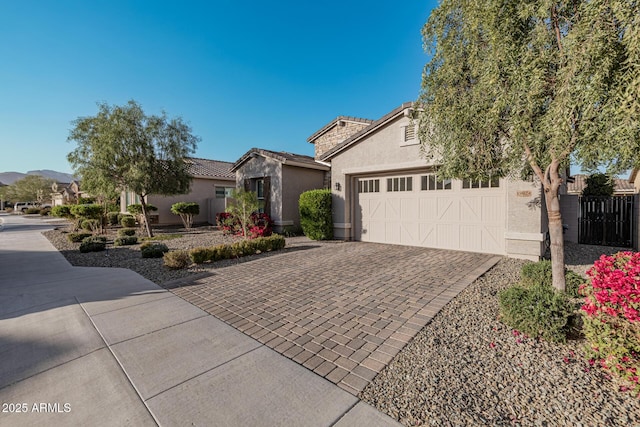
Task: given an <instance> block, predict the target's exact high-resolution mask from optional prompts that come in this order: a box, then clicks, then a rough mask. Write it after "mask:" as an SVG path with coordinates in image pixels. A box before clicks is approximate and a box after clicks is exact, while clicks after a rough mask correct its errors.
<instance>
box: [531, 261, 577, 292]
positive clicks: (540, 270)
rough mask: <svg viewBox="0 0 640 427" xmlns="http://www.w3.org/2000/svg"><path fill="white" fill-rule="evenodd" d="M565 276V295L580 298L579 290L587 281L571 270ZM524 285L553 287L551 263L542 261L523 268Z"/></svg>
mask: <svg viewBox="0 0 640 427" xmlns="http://www.w3.org/2000/svg"><path fill="white" fill-rule="evenodd" d="M564 274H565V283H566V288H565V293H566V294H567V295H569V296H570V297H572V298H576V297H578V296H580V295H579V294H578V288H579V287H580V285H582V284H583V283H585V282H586V281H587V279H585V278H583V277H582V276H580V275H579V274H578V273H576V272H574V271H571V270H567V269H565V270H564ZM521 277H522V283H523V284H524V285H526V286H532V285H537V284H543V285H548V286H552V285H553V279H552V276H551V261H549V260H542V261H538V262H532V263H528V264H525V265H523V266H522V272H521Z"/></svg>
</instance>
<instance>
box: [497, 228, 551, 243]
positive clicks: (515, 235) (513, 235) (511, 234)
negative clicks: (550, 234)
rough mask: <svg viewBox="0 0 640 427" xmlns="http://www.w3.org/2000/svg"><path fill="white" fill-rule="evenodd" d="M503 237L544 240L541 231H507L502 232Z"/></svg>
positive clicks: (535, 240)
mask: <svg viewBox="0 0 640 427" xmlns="http://www.w3.org/2000/svg"><path fill="white" fill-rule="evenodd" d="M504 238H505V239H509V240H530V241H533V242H542V241H543V240H544V234H543V233H518V232H516V231H508V232H506V233H504Z"/></svg>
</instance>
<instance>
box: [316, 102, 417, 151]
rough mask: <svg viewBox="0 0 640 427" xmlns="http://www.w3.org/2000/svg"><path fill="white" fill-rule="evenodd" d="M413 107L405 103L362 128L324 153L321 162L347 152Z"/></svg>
mask: <svg viewBox="0 0 640 427" xmlns="http://www.w3.org/2000/svg"><path fill="white" fill-rule="evenodd" d="M413 105H414V103H413V102H405V103H404V104H402V105H400V106H399V107H397V108H395V109H393V110H392V111H391V112H389V113H387V114H385V115H384V116H382V117H381V118H379V119H378V120H376V121H374V122H373V123H371V124H370V125H369V126H367V127H366V128H364V129H362V130H361V131H359V132H357V133H355V134H353V135H352V136H351V137H349V138H348V139H346V140H345V141H344V142H342V143H340V144H338V145H336V146H335V147H333V148H332V149H331V150H329V151H327V152H326V153H324V154H323V155H322V156H321V157H320V160H323V161H326V160H330V159H331V158H332V157H334V156H336V155H337V154H338V153H340V152H341V151H344V150H347V149H348V148H349V147H351V146H352V145H354V144H356V143H358V142H359V141H361V140H363V139H364V138H366V137H367V136H368V135H370V134H372V133H374V132H376V131H378V130H379V129H381V128H383V127H384V126H386V125H387V124H389V123H390V122H391V121H393V120H394V119H396V118H398V117H400V116H402V115H404V114H405V110H407V109H411V108H412V107H413Z"/></svg>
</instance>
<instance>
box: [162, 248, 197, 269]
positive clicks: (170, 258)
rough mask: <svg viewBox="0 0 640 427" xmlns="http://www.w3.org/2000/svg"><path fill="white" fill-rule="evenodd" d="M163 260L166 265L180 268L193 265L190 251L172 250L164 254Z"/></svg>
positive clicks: (171, 267)
mask: <svg viewBox="0 0 640 427" xmlns="http://www.w3.org/2000/svg"><path fill="white" fill-rule="evenodd" d="M162 262H163V263H164V266H165V267H167V268H170V269H172V270H178V269H181V268H187V267H189V266H190V265H191V257H190V256H189V251H185V250H178V251H171V252H167V253H165V254H164V256H163V257H162Z"/></svg>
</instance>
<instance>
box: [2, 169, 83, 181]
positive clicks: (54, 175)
mask: <svg viewBox="0 0 640 427" xmlns="http://www.w3.org/2000/svg"><path fill="white" fill-rule="evenodd" d="M27 175H40V176H43V177H45V178H51V179H53V180H54V181H56V182H71V181H73V180H74V179H76V177H74V176H73V175H71V174H69V173H64V172H57V171H52V170H49V169H43V170H37V171H29V172H27V173H21V172H0V182H1V183H3V184H7V185H11V184H13V183H14V182H16V181H18V180H20V179H22V178H24V177H25V176H27Z"/></svg>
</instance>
